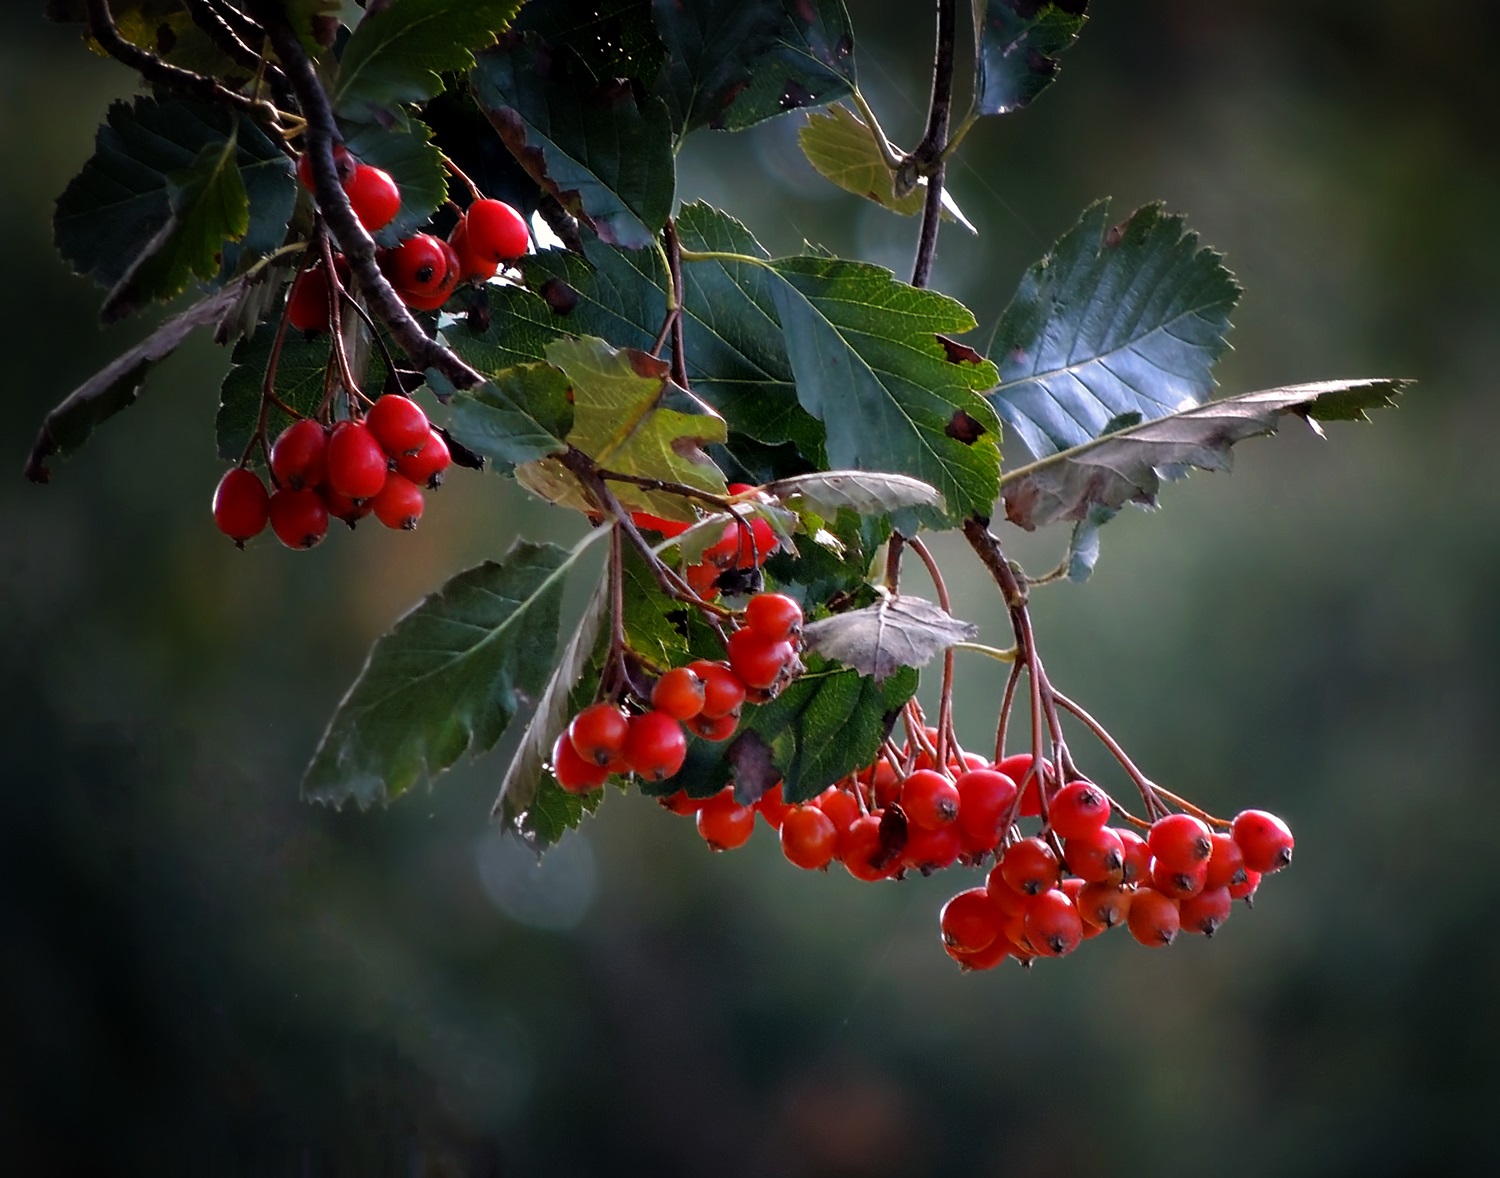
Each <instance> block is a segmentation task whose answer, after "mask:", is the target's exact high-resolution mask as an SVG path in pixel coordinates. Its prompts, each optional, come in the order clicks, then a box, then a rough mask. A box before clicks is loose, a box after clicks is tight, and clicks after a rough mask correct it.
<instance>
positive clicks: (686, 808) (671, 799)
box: [656, 789, 708, 816]
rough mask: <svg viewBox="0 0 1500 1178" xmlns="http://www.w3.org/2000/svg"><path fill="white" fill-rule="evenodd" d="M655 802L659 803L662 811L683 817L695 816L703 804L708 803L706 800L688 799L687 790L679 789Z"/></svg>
mask: <svg viewBox="0 0 1500 1178" xmlns="http://www.w3.org/2000/svg"><path fill="white" fill-rule="evenodd" d="M656 800H657V801H658V802H660V803H661V807H662V809H663V810H670V811H672V813H673V814H682V815H684V816H686V815H688V814H696V813H697V812H698V811H699V810H701V809H703V804H704V803H705V802H707V801H708V799H707V798H690V797H688V795H687V790H683V789H679V790H678V791H677V792H676V793H673V794H665V795H663V796H662V797H659V798H657V799H656Z"/></svg>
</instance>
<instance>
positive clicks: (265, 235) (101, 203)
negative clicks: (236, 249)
mask: <svg viewBox="0 0 1500 1178" xmlns="http://www.w3.org/2000/svg"><path fill="white" fill-rule="evenodd" d="M231 136H233V143H234V155H233V163H234V165H235V167H234V168H233V169H231V168H228V167H224V168H220V166H219V164H218V161H219V159H220V155H221V153H222V152H224V150H225V147H226V144H228V143H230V142H231ZM235 171H237V173H238V184H239V185H240V188H241V191H242V193H243V196H244V200H245V202H246V204H247V205H248V219H247V220H244V221H241V219H240V217H239V216H238V215H236V216H235V217H234V218H233V220H232V221H231V220H230V219H229V218H228V217H227V216H226V217H224V218H223V224H222V225H221V226H220V227H222V228H223V229H224V230H225V232H224V234H223V235H222V236H221V237H220V238H219V248H222V244H223V242H224V240H225V238H226V237H228V236H230V232H231V230H234V229H238V230H239V236H240V249H241V250H242V251H244V252H248V253H254V254H259V253H267V252H269V251H271V250H273V249H275V248H276V247H277V246H279V245H281V243H282V240H283V238H284V237H285V235H286V227H287V222H288V221H289V220H290V218H291V215H292V208H293V206H294V205H295V203H296V199H297V185H296V181H295V180H294V179H293V177H292V165H291V163H290V161H289V160H288V159H287V158H286V156H285V155H283V154H282V153H281V152H280V151H279V150H278V149H277V148H276V146H275V145H274V144H273V143H272V142H271V141H270V140H269V139H268V138H267V137H266V136H265V134H264V132H262V131H261V130H260V129H259V128H258V127H256V126H255V124H254V123H252V122H250V121H248V120H239V121H238V122H236V120H235V118H234V116H233V114H232V113H231V112H229V111H226V110H224V109H223V108H221V107H216V106H209V105H206V104H204V103H199V102H194V101H192V100H189V99H182V98H172V99H169V100H167V101H164V102H163V101H157V100H156V99H155V98H148V97H141V98H137V99H136V100H135V101H134V102H133V103H124V102H117V103H115V104H114V105H112V106H111V107H110V109H109V114H108V117H107V120H106V122H105V123H104V124H103V125H102V126H101V127H100V128H99V132H98V135H97V137H96V138H95V141H94V154H93V156H92V157H91V158H90V159H89V161H88V162H87V163H86V164H84V166H83V168H82V170H81V171H80V172H79V173H78V175H76V176H75V177H73V179H72V181H71V182H70V183H69V184H68V186H67V188H66V189H64V190H63V193H62V195H61V196H60V197H58V200H57V209H56V213H55V215H54V218H53V230H54V233H55V237H56V241H57V248H58V249H59V250H60V251H61V252H62V255H63V257H65V258H66V259H67V260H68V261H69V262H70V263H71V264H72V266H73V268H74V269H75V270H76V271H77V272H78V273H79V274H91V275H93V276H94V277H95V278H96V279H97V280H98V281H99V282H100V283H102V284H103V285H105V286H107V287H116V286H118V285H119V284H120V282H121V280H122V279H123V278H124V277H125V275H126V273H127V272H128V271H129V270H130V269H131V267H132V266H134V265H136V263H137V261H138V259H140V258H141V256H142V254H143V253H144V252H146V251H147V250H148V248H150V247H152V245H153V242H155V243H156V244H157V246H158V252H160V247H163V246H165V245H167V244H170V243H176V242H178V241H179V240H181V241H183V242H187V243H189V244H191V245H192V246H193V247H194V249H193V250H192V251H190V256H189V261H190V262H199V263H201V264H204V265H206V263H207V260H208V258H209V256H210V251H209V249H208V248H207V246H205V245H202V244H201V243H200V242H199V241H198V240H197V238H196V231H193V232H189V229H188V227H187V225H186V224H185V221H186V220H191V219H194V218H204V219H205V220H204V221H203V228H204V231H205V237H206V231H207V230H208V229H211V228H212V227H213V221H212V219H208V218H210V214H211V212H212V205H210V204H205V206H204V208H202V209H199V208H197V207H195V206H196V203H197V201H198V200H199V199H200V198H201V199H202V200H204V201H212V200H215V199H221V198H223V197H225V196H233V195H234V192H233V189H234V186H235V184H236V180H234V179H231V173H232V172H235ZM234 207H235V208H236V209H238V208H239V207H240V202H239V199H238V197H235V199H234ZM174 218H175V226H174V227H173V229H172V231H171V233H170V234H169V235H168V237H167V238H164V239H161V240H158V239H159V238H160V235H161V234H162V233H163V232H164V230H167V229H168V227H169V225H173V223H174ZM190 272H191V267H190ZM178 289H181V288H180V287H179V288H178ZM148 293H154V292H148Z"/></svg>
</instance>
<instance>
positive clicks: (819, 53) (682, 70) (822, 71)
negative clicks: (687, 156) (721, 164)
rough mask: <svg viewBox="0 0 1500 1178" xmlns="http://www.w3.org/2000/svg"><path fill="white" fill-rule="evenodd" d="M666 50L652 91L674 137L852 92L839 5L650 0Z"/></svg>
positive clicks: (849, 40) (848, 33)
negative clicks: (663, 102)
mask: <svg viewBox="0 0 1500 1178" xmlns="http://www.w3.org/2000/svg"><path fill="white" fill-rule="evenodd" d="M653 9H654V15H655V18H656V27H657V31H658V32H659V33H660V34H661V38H662V41H663V42H665V44H666V46H667V51H668V54H669V56H668V60H667V64H666V66H665V67H664V68H663V70H662V71H661V74H660V75H659V77H658V79H657V93H658V94H660V95H661V96H662V97H663V98H664V99H665V100H666V102H667V105H668V106H669V107H670V108H671V111H672V122H673V126H674V127H675V128H676V129H677V132H678V134H679V135H685V134H687V133H688V132H689V131H692V130H694V129H696V128H698V127H704V126H708V127H715V128H721V129H728V130H735V131H737V130H740V129H742V128H745V127H749V126H751V125H753V124H755V123H758V122H761V121H762V120H764V119H768V118H771V117H772V116H774V115H779V114H784V113H785V112H787V111H789V110H794V109H797V108H799V107H804V106H812V105H818V104H821V103H825V102H832V101H834V100H835V99H838V98H842V97H843V96H844V95H845V94H848V93H849V92H850V91H851V90H852V88H853V81H854V38H853V33H852V30H851V28H850V25H849V16H848V13H846V12H845V11H844V6H843V4H842V3H839V2H837V0H832V2H819V3H809V2H807V0H801V2H800V3H799V2H793V0H654V3H653Z"/></svg>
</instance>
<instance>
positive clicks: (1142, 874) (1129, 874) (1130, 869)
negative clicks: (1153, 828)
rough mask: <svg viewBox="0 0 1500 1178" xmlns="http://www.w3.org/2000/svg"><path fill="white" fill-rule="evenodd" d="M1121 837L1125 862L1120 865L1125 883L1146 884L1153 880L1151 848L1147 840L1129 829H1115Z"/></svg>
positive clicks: (1120, 827)
mask: <svg viewBox="0 0 1500 1178" xmlns="http://www.w3.org/2000/svg"><path fill="white" fill-rule="evenodd" d="M1114 831H1115V833H1116V834H1117V835H1119V836H1120V845H1121V847H1122V848H1123V852H1122V854H1123V860H1122V862H1121V864H1120V868H1121V877H1120V878H1121V880H1122V881H1123V882H1124V883H1144V882H1145V881H1147V880H1149V879H1150V878H1151V848H1150V846H1149V845H1148V844H1147V842H1146V840H1145V839H1143V838H1142V837H1141V836H1140V835H1138V834H1136V832H1135V831H1133V830H1131V829H1129V828H1128V827H1123V826H1118V827H1115V828H1114Z"/></svg>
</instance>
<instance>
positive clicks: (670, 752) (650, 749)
mask: <svg viewBox="0 0 1500 1178" xmlns="http://www.w3.org/2000/svg"><path fill="white" fill-rule="evenodd" d="M686 757H687V736H686V735H685V734H684V733H683V731H682V725H681V724H679V723H678V722H677V721H676V720H674V719H672V717H671V716H669V715H667V714H666V713H665V712H642V713H641V714H640V715H639V716H632V717H631V718H630V729H629V731H628V732H627V733H626V735H625V760H626V762H627V763H628V764H629V766H630V768H631V769H632V770H633V771H634V772H636V773H639V774H640V775H641V776H642V777H644V778H645V779H646V780H647V781H665V780H666V779H667V778H668V777H671V776H672V774H674V773H676V772H677V770H679V769H681V768H682V762H683V760H684V759H686ZM700 813H701V811H700ZM752 817H753V815H752Z"/></svg>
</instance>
